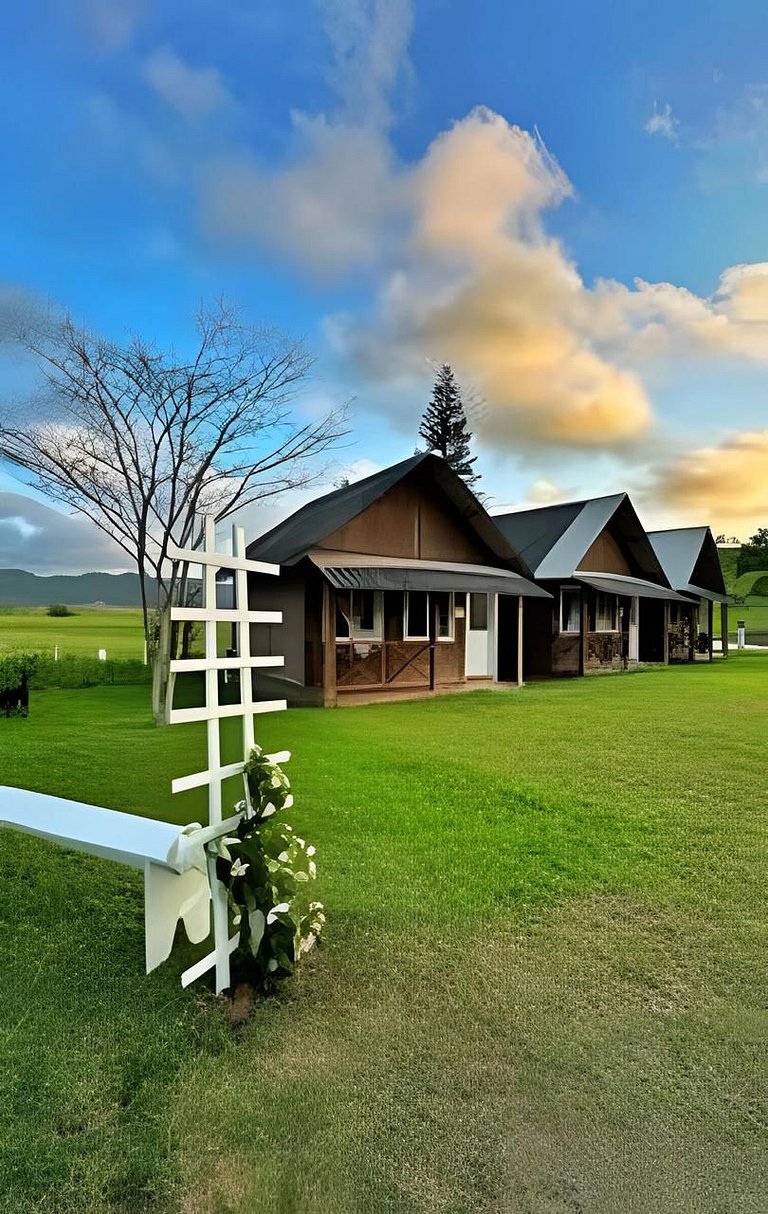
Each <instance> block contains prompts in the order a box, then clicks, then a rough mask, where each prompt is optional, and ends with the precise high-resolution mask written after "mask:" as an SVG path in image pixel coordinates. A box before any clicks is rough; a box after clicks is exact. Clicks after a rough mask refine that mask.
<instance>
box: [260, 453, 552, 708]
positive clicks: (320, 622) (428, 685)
mask: <svg viewBox="0 0 768 1214" xmlns="http://www.w3.org/2000/svg"><path fill="white" fill-rule="evenodd" d="M247 555H248V558H249V559H250V560H257V561H268V562H272V563H275V564H278V565H279V566H280V578H279V581H277V582H276V580H275V579H274V578H267V577H263V578H262V577H260V576H259V575H258V574H253V573H252V574H250V575H249V606H250V607H251V608H252V609H255V610H280V611H281V612H282V613H283V623H282V624H280V625H266V624H257V625H252V632H253V637H252V646H253V647H254V648H253V652H256V653H263V654H283V655H285V666H284V668H283V671H282V674H280V675H276V674H273V673H268V672H266V671H263V672H260V673H259V676H258V679H257V680H256V682H255V689H256V692H257V694H266V695H268V696H274V695H283V696H285V697H286V698H287V699H288V700H289V702H290V703H292V704H322V705H324V706H326V707H330V706H334V705H336V704H337V703H342V702H346V703H351V702H355V701H358V702H359V701H360V700H361V699H371V698H384V697H390V696H397V695H409V696H413V695H429V694H433V693H435V692H439V691H452V690H453V691H455V690H460V689H462V688H468V687H487V686H494V685H496V684H498V683H519V682H520V681H522V643H521V638H522V630H523V602H524V601H527V600H528V599H536V600H539V601H546V600H548V599H549V593H548V591H546V590H545V589H543V588H541V587H539V586H536V585H535V584H534V583H533V581H532V580H531V577H530V569H529V568H528V566H527V565H526V563H525V562H524V561H523V560H522V559H521V558H520V556H519V554H518V552H517V551H516V549H515V547H514V545H512V544H511V543H510V542H509V541H508V540H506V539H505V538H504V536H503V535H502V534H501V532H500V531H499V530H498V528H497V527H496V525H495V523H494V521H493V520H492V519H491V518H490V516H489V515H488V514H487V513H486V511H485V509H484V508H483V506H482V505H481V504H480V502H479V501H478V500H477V498H476V497H475V495H474V494H473V493H472V492H471V490H470V489H468V488H467V486H466V485H465V484H464V482H463V481H462V480H461V479H460V478H459V477H458V476H457V475H456V473H455V472H453V470H452V469H451V468H450V467H449V465H448V464H446V463H445V461H444V460H442V459H440V458H439V457H438V456H436V455H417V456H413V457H412V458H411V459H407V460H404V461H403V462H402V463H399V464H396V465H394V466H393V467H391V468H386V469H384V470H383V471H382V472H378V473H376V474H375V475H374V476H369V477H367V478H366V479H365V480H362V481H357V482H356V483H355V484H353V485H348V486H345V487H343V488H341V489H337V490H336V491H335V492H333V493H328V494H326V495H325V496H323V497H320V498H318V499H317V500H316V501H313V502H310V503H309V504H308V505H306V506H304V507H303V508H302V509H301V510H298V511H297V512H296V513H295V514H293V515H291V517H290V518H288V519H286V520H285V521H284V522H282V523H280V524H279V525H278V526H276V527H274V528H273V529H272V530H271V531H269V532H267V534H265V535H263V536H261V537H260V538H258V539H256V540H254V541H253V543H251V544H249V546H248V549H247Z"/></svg>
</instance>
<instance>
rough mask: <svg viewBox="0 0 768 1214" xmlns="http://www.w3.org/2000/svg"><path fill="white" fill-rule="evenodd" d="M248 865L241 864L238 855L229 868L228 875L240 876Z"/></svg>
mask: <svg viewBox="0 0 768 1214" xmlns="http://www.w3.org/2000/svg"><path fill="white" fill-rule="evenodd" d="M250 867H251V866H250V864H243V862H242V860H241V859H240V858H239V857H238V858H237V860H235V862H234V863H233V865H232V867H231V869H230V870H229V873H230V876H231V877H242V875H243V873H244V872H246V871H247V870H248V869H249V868H250Z"/></svg>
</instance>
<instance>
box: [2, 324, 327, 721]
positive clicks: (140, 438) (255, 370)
mask: <svg viewBox="0 0 768 1214" xmlns="http://www.w3.org/2000/svg"><path fill="white" fill-rule="evenodd" d="M197 327H198V335H199V336H198V341H197V343H196V350H195V352H194V354H193V356H192V357H191V359H189V360H184V359H179V358H178V357H177V356H176V354H175V353H174V352H173V351H160V350H158V349H157V348H156V347H155V346H154V345H153V344H152V343H150V342H147V341H145V340H144V339H142V338H140V337H134V338H133V339H132V340H130V341H129V342H128V343H127V344H125V345H120V344H118V343H116V342H112V341H107V340H104V339H102V338H99V337H96V336H93V335H92V334H90V333H88V332H86V331H85V330H84V329H81V328H79V327H77V326H76V325H75V324H74V323H73V322H72V321H71V320H70V319H69V318H65V319H63V320H60V321H57V322H55V323H47V324H41V323H34V324H30V323H26V324H25V325H24V326H22V327H21V328H20V330H19V332H18V333H17V335H16V336H17V339H18V340H20V341H21V342H22V344H23V346H24V348H25V349H26V350H27V351H29V352H31V353H32V354H33V355H35V356H36V358H37V360H38V362H39V364H40V366H41V367H42V370H43V372H44V376H45V379H44V385H45V386H44V389H43V390H42V391H41V392H40V393H38V394H37V395H36V397H35V398H34V399H33V400H29V401H27V402H25V403H24V404H23V405H21V406H19V407H16V408H15V409H12V410H10V411H9V413H8V415H7V416H5V417H0V455H2V456H3V457H4V458H5V459H7V460H9V461H10V462H11V463H12V464H15V465H16V466H17V467H19V468H23V469H24V470H25V471H26V472H27V473H31V474H32V476H33V478H34V480H33V484H34V487H35V488H37V489H39V490H41V491H42V492H44V493H46V494H48V495H49V496H50V497H53V498H54V499H57V500H58V501H60V502H64V503H66V504H67V505H69V506H71V507H72V508H73V509H75V510H77V511H79V512H80V513H81V514H84V515H86V516H87V517H88V518H89V519H91V521H92V522H93V523H95V524H96V526H97V527H99V528H100V529H101V530H102V531H104V532H105V533H106V534H107V535H109V536H110V537H111V538H112V539H113V540H114V541H115V542H116V543H117V544H119V546H120V547H121V548H122V550H123V551H124V552H125V553H126V555H127V556H128V557H130V559H131V560H132V561H133V562H135V564H136V567H137V570H138V574H139V583H140V586H141V602H142V611H143V617H144V634H145V637H146V640H147V646H148V650H149V652H150V653H151V655H152V662H153V693H152V705H153V711H154V713H155V717H156V719H157V720H158V721H161V720H164V719H165V714H166V710H167V705H166V703H165V699H166V692H167V685H168V669H169V659H170V653H171V630H170V624H169V612H168V610H167V608H168V606H169V604H170V603H171V601H172V599H173V597H174V594H175V592H176V590H177V586H178V583H179V579H180V577H182V571H181V569H180V567H179V563H178V562H174V561H171V560H169V558H168V546H169V543H174V544H177V545H178V546H180V547H184V546H189V544H190V543H191V542H193V541H194V539H195V518H196V516H197V515H199V514H203V513H206V514H213V515H214V517H215V519H216V520H217V521H220V520H222V519H224V518H226V517H227V516H228V515H230V514H232V513H233V511H235V510H238V509H240V508H241V507H243V506H246V505H248V504H250V503H252V502H255V501H257V500H260V499H262V498H266V497H272V496H274V495H275V494H278V493H282V492H284V491H285V490H287V489H292V488H296V487H297V486H300V485H306V484H308V483H310V482H311V481H312V480H314V479H316V478H317V476H318V475H319V474H320V472H321V471H322V469H320V470H318V469H317V466H316V465H314V466H313V465H312V457H314V456H317V455H318V454H320V453H321V452H323V451H326V450H327V449H328V448H330V447H331V446H332V445H333V444H334V443H336V442H337V441H338V440H339V439H340V438H341V437H342V435H343V434H344V433H345V430H344V429H343V424H344V410H343V409H341V410H336V411H333V412H331V413H327V414H325V415H324V416H322V417H320V418H313V419H312V420H310V421H308V422H305V423H303V424H302V423H301V422H299V421H297V420H296V418H295V416H294V414H293V412H292V410H291V407H290V404H291V400H292V399H293V397H294V395H295V392H296V390H297V388H298V387H299V386H300V385H301V384H302V383H303V381H304V380H305V379H306V377H307V374H308V372H309V370H310V368H311V366H312V358H311V356H310V355H309V354H308V353H307V351H306V350H305V349H304V347H303V346H302V344H301V343H300V342H293V341H289V340H287V339H285V338H283V337H281V336H280V335H279V334H277V333H275V332H273V331H272V330H268V329H255V328H252V327H250V326H247V325H245V324H243V323H242V322H241V320H240V319H239V317H238V315H237V314H236V313H235V312H233V311H232V310H230V309H228V308H226V307H224V306H223V305H221V306H218V307H216V308H210V309H203V310H201V312H200V314H199V315H198V318H197ZM152 578H153V579H154V580H155V582H156V584H157V587H158V596H157V603H156V604H155V605H156V607H157V609H158V610H159V613H160V616H159V618H160V635H159V638H158V637H157V636H155V635H154V634H153V629H152V627H151V610H152V606H153V605H152V604H151V603H150V601H149V599H148V594H147V583H148V581H149V580H150V579H152Z"/></svg>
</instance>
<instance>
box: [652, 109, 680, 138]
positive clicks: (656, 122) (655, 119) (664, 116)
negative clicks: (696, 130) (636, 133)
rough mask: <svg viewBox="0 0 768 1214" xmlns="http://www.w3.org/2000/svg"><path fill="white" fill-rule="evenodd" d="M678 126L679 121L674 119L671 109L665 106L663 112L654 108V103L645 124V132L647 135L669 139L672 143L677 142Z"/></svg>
mask: <svg viewBox="0 0 768 1214" xmlns="http://www.w3.org/2000/svg"><path fill="white" fill-rule="evenodd" d="M679 125H680V120H679V119H678V118H675V116H674V114H673V113H672V107H671V106H670V105H669V104H667V105H665V106H664V109H663V110H658V109H657V108H656V103H655V102H654V105H653V113H652V114H651V116H650V118H649V119H648V121H647V122H646V124H645V128H644V129H645V130H646V131H647V132H648V134H649V135H661V136H662V138H663V139H669V140H671V141H672V142H673V143H675V142H677V128H678V127H679Z"/></svg>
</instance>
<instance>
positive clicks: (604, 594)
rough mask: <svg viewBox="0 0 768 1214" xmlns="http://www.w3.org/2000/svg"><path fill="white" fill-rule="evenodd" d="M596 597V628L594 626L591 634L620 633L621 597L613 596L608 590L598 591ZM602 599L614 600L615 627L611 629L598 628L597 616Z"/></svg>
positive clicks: (613, 615) (613, 616)
mask: <svg viewBox="0 0 768 1214" xmlns="http://www.w3.org/2000/svg"><path fill="white" fill-rule="evenodd" d="M595 596H596V597H595V626H594V628H591V629H590V632H603V633H606V632H620V631H621V630H620V628H619V596H618V595H617V594H611V593H610V592H609V591H608V590H596V591H595ZM600 597H602V598H605V599H613V613H612V619H613V625H612V627H610V628H598V626H597V616H598V610H597V608H598V601H599V599H600Z"/></svg>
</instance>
